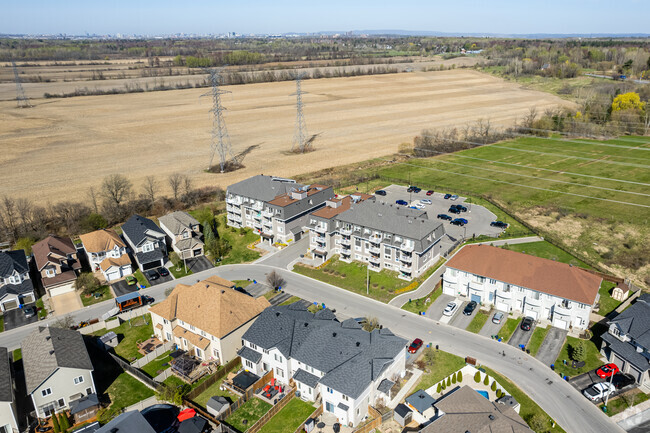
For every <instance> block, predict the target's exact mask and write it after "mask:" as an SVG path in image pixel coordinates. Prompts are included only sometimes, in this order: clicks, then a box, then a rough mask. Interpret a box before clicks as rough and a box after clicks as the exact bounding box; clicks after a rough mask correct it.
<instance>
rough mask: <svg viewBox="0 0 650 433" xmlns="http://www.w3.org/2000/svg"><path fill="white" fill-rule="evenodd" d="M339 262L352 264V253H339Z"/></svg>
mask: <svg viewBox="0 0 650 433" xmlns="http://www.w3.org/2000/svg"><path fill="white" fill-rule="evenodd" d="M341 261H343V262H346V263H350V262H352V252H351V251H348V252H345V251H341Z"/></svg>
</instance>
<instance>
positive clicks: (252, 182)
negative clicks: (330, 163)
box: [226, 175, 335, 244]
mask: <svg viewBox="0 0 650 433" xmlns="http://www.w3.org/2000/svg"><path fill="white" fill-rule="evenodd" d="M334 196H335V194H334V190H333V189H332V187H331V186H325V185H302V184H299V183H296V181H295V180H292V179H283V178H279V177H273V176H264V175H257V176H253V177H250V178H248V179H245V180H242V181H241V182H237V183H235V184H233V185H230V186H229V187H228V190H227V192H226V211H227V212H228V214H227V215H228V216H227V218H228V220H227V221H228V225H229V226H232V227H250V228H252V229H253V231H254V232H255V233H259V234H260V236H261V238H262V240H264V241H268V242H269V243H271V244H273V243H274V242H279V243H285V244H286V243H291V242H293V241H297V240H300V238H301V237H302V232H303V226H305V225H307V222H308V220H309V214H310V213H311V212H313V211H315V210H317V209H319V208H321V207H323V206H325V201H326V200H329V199H331V198H333V197H334Z"/></svg>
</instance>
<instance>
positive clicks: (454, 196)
mask: <svg viewBox="0 0 650 433" xmlns="http://www.w3.org/2000/svg"><path fill="white" fill-rule="evenodd" d="M449 199H450V200H458V194H454V195H452V196H451V197H449Z"/></svg>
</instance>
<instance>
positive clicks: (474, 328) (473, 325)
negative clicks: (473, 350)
mask: <svg viewBox="0 0 650 433" xmlns="http://www.w3.org/2000/svg"><path fill="white" fill-rule="evenodd" d="M489 317H490V313H489V312H488V311H483V310H479V311H478V312H477V313H476V316H474V318H473V319H472V321H471V322H470V324H469V325H468V326H467V328H465V330H466V331H469V332H473V333H474V334H478V333H479V332H480V331H481V329H482V328H483V325H485V322H487V320H488V318H489Z"/></svg>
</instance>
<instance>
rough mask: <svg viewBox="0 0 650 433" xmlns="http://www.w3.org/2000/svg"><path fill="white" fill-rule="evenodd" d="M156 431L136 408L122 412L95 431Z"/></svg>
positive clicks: (150, 432)
mask: <svg viewBox="0 0 650 433" xmlns="http://www.w3.org/2000/svg"><path fill="white" fill-rule="evenodd" d="M118 432H119V433H130V432H138V433H156V429H154V428H153V427H152V426H151V424H149V421H147V419H146V418H145V417H144V416H143V415H142V414H141V413H140V412H138V411H137V410H134V411H129V412H124V413H122V414H120V415H118V416H116V417H115V418H113V419H112V420H111V421H109V422H108V424H105V425H104V426H102V427H100V428H99V429H98V430H96V431H95V433H118Z"/></svg>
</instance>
